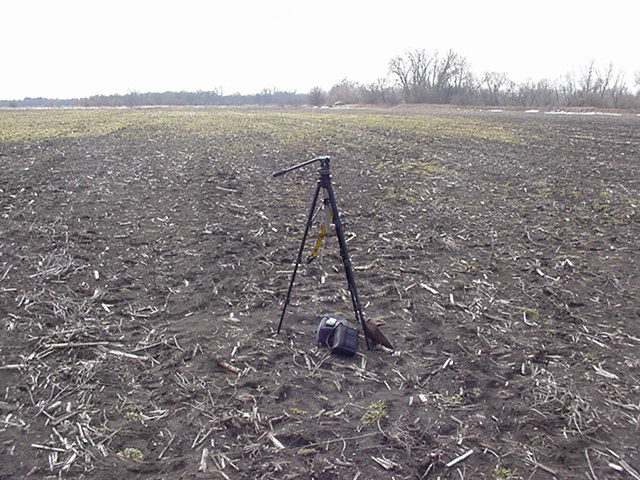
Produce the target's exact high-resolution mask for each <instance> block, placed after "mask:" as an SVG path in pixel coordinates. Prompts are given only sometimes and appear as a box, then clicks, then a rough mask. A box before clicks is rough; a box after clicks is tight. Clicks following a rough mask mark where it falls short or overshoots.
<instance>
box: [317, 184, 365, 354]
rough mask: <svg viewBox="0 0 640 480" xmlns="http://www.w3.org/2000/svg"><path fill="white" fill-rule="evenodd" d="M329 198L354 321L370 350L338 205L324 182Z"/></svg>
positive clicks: (331, 190) (330, 187) (330, 188)
mask: <svg viewBox="0 0 640 480" xmlns="http://www.w3.org/2000/svg"><path fill="white" fill-rule="evenodd" d="M322 186H323V187H324V189H325V191H326V194H327V196H328V198H329V203H330V205H331V212H332V214H333V224H334V225H335V227H336V234H337V236H338V243H339V244H340V255H341V256H342V263H343V264H344V271H345V274H346V275H347V284H348V286H349V293H350V294H351V303H353V310H354V312H355V314H356V321H358V322H360V325H361V326H362V331H363V333H364V339H365V341H366V342H367V349H369V350H371V345H370V343H369V335H368V334H367V326H366V324H365V321H364V314H363V313H362V305H361V304H360V297H359V295H358V287H357V286H356V279H355V276H354V275H353V269H352V268H351V258H350V257H349V250H348V248H347V242H346V240H345V237H344V228H343V226H342V222H341V221H340V215H339V214H338V205H337V204H336V197H335V195H334V193H333V187H332V186H331V182H330V181H329V180H326V181H325V182H324V183H323V185H322Z"/></svg>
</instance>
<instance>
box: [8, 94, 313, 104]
mask: <svg viewBox="0 0 640 480" xmlns="http://www.w3.org/2000/svg"><path fill="white" fill-rule="evenodd" d="M307 98H308V95H307V94H302V93H295V92H281V91H277V90H263V91H262V92H261V93H257V94H254V95H241V94H239V93H237V94H233V95H222V94H220V93H219V92H218V91H216V90H212V91H197V92H160V93H156V92H149V93H139V92H130V93H127V94H125V95H94V96H92V97H87V98H72V99H65V100H58V99H51V98H25V99H24V100H11V101H7V100H0V107H23V108H24V107H34V108H35V107H51V108H54V107H142V106H161V105H194V106H196V105H203V106H208V105H219V106H222V105H304V104H306V103H307V101H308V100H307Z"/></svg>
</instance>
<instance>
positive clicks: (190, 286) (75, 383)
mask: <svg viewBox="0 0 640 480" xmlns="http://www.w3.org/2000/svg"><path fill="white" fill-rule="evenodd" d="M169 113H171V115H174V120H173V121H174V123H173V124H171V126H168V124H166V123H162V122H156V123H154V121H155V120H154V121H149V122H148V123H147V124H145V125H144V126H140V125H138V124H137V123H135V122H133V121H132V122H131V123H130V124H128V125H127V124H125V125H124V126H121V127H119V128H117V129H114V130H113V131H109V132H107V133H104V134H99V135H98V134H96V135H89V134H83V132H82V131H81V132H77V131H76V132H73V134H69V135H62V136H56V137H50V136H47V135H46V134H41V135H32V136H31V137H28V138H26V137H25V138H24V139H21V140H14V141H4V142H3V143H1V144H0V198H1V212H0V215H1V216H0V320H1V321H2V335H1V336H0V465H2V467H1V471H0V478H2V479H5V478H6V479H9V478H11V479H14V478H95V479H110V478H127V479H128V478H140V479H179V478H180V479H288V480H294V479H312V478H313V479H323V480H324V479H350V480H351V479H353V480H356V479H361V480H365V479H378V478H380V479H382V478H384V479H437V478H441V479H460V478H463V479H483V478H486V479H496V478H497V479H506V478H513V479H553V478H557V479H587V478H590V479H593V480H596V479H600V480H602V479H627V478H629V479H631V478H635V479H638V478H640V452H639V450H638V449H639V448H640V440H639V438H640V402H639V399H640V360H639V355H638V353H639V351H640V322H639V320H640V302H639V299H640V280H639V275H638V269H639V262H638V260H639V254H640V242H639V240H638V236H639V234H640V213H639V208H640V184H639V182H640V175H639V172H640V168H639V161H640V117H638V116H632V115H621V116H610V115H606V116H605V115H550V114H543V113H526V114H525V113H518V112H465V111H457V112H454V111H451V112H443V111H440V112H438V115H437V116H434V115H433V114H432V113H430V112H426V111H425V112H422V113H419V114H415V113H413V114H411V115H409V114H408V113H407V112H406V111H405V112H398V111H386V112H384V113H372V112H365V111H363V112H359V113H354V111H353V110H349V111H345V112H336V111H332V112H331V113H327V112H324V111H314V112H306V113H300V112H295V113H288V112H261V113H254V112H251V111H248V110H245V111H240V112H234V113H233V116H232V118H231V120H230V121H231V122H232V123H233V124H234V126H235V127H234V128H227V127H225V129H220V130H219V131H217V130H216V129H215V128H214V127H211V128H210V129H208V130H209V131H207V132H206V133H204V132H203V131H200V130H198V131H196V130H189V129H185V128H182V126H181V125H182V124H181V122H182V117H181V115H184V122H187V121H191V120H190V118H191V116H194V115H197V116H202V121H203V122H206V121H209V120H207V119H208V118H216V116H219V115H223V114H224V115H225V116H229V115H230V113H229V112H228V111H225V112H222V111H219V110H205V111H203V110H197V111H195V110H193V111H192V110H184V111H182V110H178V111H176V110H170V111H167V112H164V111H163V110H154V111H150V112H148V113H145V112H137V113H136V115H149V116H155V117H154V118H159V117H162V115H164V114H166V115H169ZM31 114H32V115H37V114H38V112H33V113H31ZM0 115H1V116H8V115H13V113H12V112H9V111H3V112H0ZM91 115H95V116H99V115H101V113H100V112H99V111H96V112H94V113H92V114H91ZM119 115H127V113H126V112H125V113H122V114H119ZM256 115H258V117H256ZM288 115H291V117H289V116H288ZM270 116H273V121H274V123H277V122H280V123H282V122H283V121H284V122H288V127H287V129H286V134H284V133H280V132H279V131H270V130H269V124H270V120H269V119H270V118H271V117H270ZM400 117H402V118H400ZM225 118H226V117H225ZM256 118H259V119H260V121H259V122H258V123H255V122H256ZM404 118H407V119H408V120H407V121H409V120H410V122H411V125H412V127H411V128H409V127H407V126H403V125H404V124H403V123H402V122H403V121H405V120H404ZM216 121H217V120H216ZM421 122H424V123H425V124H426V123H429V124H430V125H432V127H433V128H430V129H429V130H428V131H425V130H419V128H418V127H415V125H420V124H421ZM440 126H441V127H442V128H440ZM412 128H414V129H412ZM415 128H418V130H416V129H415ZM296 129H300V132H302V133H299V134H297V133H296V132H297V131H298V130H296ZM305 129H306V130H305ZM485 130H487V131H489V130H490V131H491V132H493V133H492V135H483V134H482V132H483V131H485ZM317 131H321V132H322V135H316V133H317ZM318 155H330V156H331V158H332V169H333V173H334V187H335V190H336V196H337V200H338V206H339V208H340V213H341V216H342V220H343V222H344V224H345V228H346V231H347V237H348V246H349V249H350V253H351V257H352V261H353V265H354V267H355V276H356V281H357V284H358V288H359V291H360V296H361V299H362V301H363V306H364V313H365V316H366V317H368V318H369V317H370V318H375V319H376V320H379V321H381V322H384V325H383V326H382V329H383V331H384V332H385V334H386V335H387V337H389V339H390V340H391V341H392V342H393V344H394V346H395V351H390V350H386V349H383V348H381V347H379V346H378V347H376V348H375V349H373V350H370V351H368V350H367V349H366V346H365V344H364V341H363V338H362V337H361V338H360V343H359V351H358V353H357V354H356V355H355V356H354V357H353V358H343V357H338V356H335V355H331V354H330V353H329V352H328V351H327V350H326V349H325V348H322V347H318V346H316V345H315V328H316V326H317V324H318V322H319V320H320V317H321V316H322V315H323V314H325V313H342V314H343V315H344V316H345V317H347V318H348V319H350V320H352V319H353V312H352V309H351V304H350V300H349V294H348V291H347V288H346V280H345V276H344V272H343V268H342V263H341V259H340V256H339V252H338V245H337V242H336V240H335V236H334V233H333V232H330V235H329V237H328V238H327V240H326V241H325V243H324V245H323V246H322V249H321V251H320V258H318V259H317V260H316V261H314V262H313V263H311V264H309V265H307V264H306V262H305V263H303V265H302V267H301V269H300V272H299V274H298V278H297V280H296V283H295V286H294V290H293V294H292V302H291V304H290V305H289V308H288V313H287V315H286V318H285V321H284V328H283V332H282V333H281V334H280V335H276V334H275V328H276V327H277V322H278V319H279V315H280V311H281V308H282V301H283V299H284V297H285V294H286V289H287V286H288V283H289V279H290V276H291V271H292V267H293V262H294V260H295V257H296V253H297V249H298V247H299V244H300V238H301V235H302V232H303V229H304V223H305V218H306V216H307V209H308V205H309V203H310V201H311V197H312V194H313V191H314V188H315V182H316V179H317V172H316V167H315V166H309V167H306V168H304V169H299V170H296V171H294V172H290V173H289V174H287V175H285V176H283V177H278V178H272V177H271V176H270V173H271V172H273V171H275V170H278V169H280V168H283V167H285V166H288V165H291V164H295V163H298V162H301V161H304V160H308V159H310V158H313V157H315V156H318ZM317 234H318V228H317V225H316V224H314V227H313V229H312V231H311V236H310V240H309V242H308V249H307V250H310V249H311V248H312V247H313V243H314V242H315V239H316V238H317ZM305 256H306V253H305Z"/></svg>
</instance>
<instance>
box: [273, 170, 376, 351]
mask: <svg viewBox="0 0 640 480" xmlns="http://www.w3.org/2000/svg"><path fill="white" fill-rule="evenodd" d="M330 161H331V159H330V158H329V157H317V158H314V159H312V160H308V161H306V162H303V163H300V164H298V165H294V166H292V167H289V168H285V169H284V170H280V171H278V172H275V173H274V174H273V176H274V177H279V176H280V175H284V174H285V173H287V172H290V171H291V170H296V169H298V168H300V167H304V166H306V165H309V164H311V163H315V162H320V168H319V169H318V172H319V173H320V178H319V179H318V185H317V186H316V192H315V194H314V196H313V200H312V201H311V208H310V209H309V216H308V217H307V224H306V226H305V229H304V234H303V235H302V242H301V243H300V250H298V258H297V260H296V265H295V267H294V268H293V275H291V282H290V283H289V290H288V291H287V298H286V299H285V301H284V306H283V308H282V315H280V323H279V324H278V333H280V328H281V327H282V322H283V320H284V315H285V312H286V311H287V306H288V305H289V300H290V298H291V290H293V283H294V282H295V279H296V274H297V273H298V267H299V266H300V262H301V261H302V254H303V252H304V244H305V242H306V241H307V235H308V234H309V230H310V229H311V225H312V224H313V218H314V212H315V211H316V205H317V203H318V196H319V195H320V190H322V191H323V192H324V205H325V207H327V208H330V212H331V218H332V221H333V224H334V225H335V227H336V234H337V236H338V243H339V244H340V255H341V256H342V263H343V264H344V271H345V274H346V275H347V284H348V286H349V293H350V294H351V302H352V303H353V311H354V312H355V315H356V322H359V323H360V325H361V326H362V331H363V332H364V338H365V341H366V342H367V348H368V349H371V345H370V344H369V336H368V331H367V327H366V324H365V321H364V315H363V313H362V305H361V304H360V297H359V296H358V288H357V287H356V280H355V277H354V275H353V269H352V268H351V259H350V258H349V250H348V249H347V242H346V240H345V238H344V228H343V226H342V222H341V221H340V215H339V214H338V206H337V204H336V197H335V195H334V193H333V187H332V186H331V170H330V167H329V162H330Z"/></svg>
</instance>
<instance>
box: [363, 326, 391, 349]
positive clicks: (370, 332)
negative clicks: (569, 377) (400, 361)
mask: <svg viewBox="0 0 640 480" xmlns="http://www.w3.org/2000/svg"><path fill="white" fill-rule="evenodd" d="M364 323H365V326H366V328H367V332H366V333H367V336H368V337H369V340H371V341H373V343H374V344H375V345H384V346H385V347H387V348H390V349H391V350H393V345H391V342H390V341H389V340H388V339H387V337H385V335H384V333H382V331H381V330H380V327H379V326H378V325H377V323H376V322H375V320H372V319H371V318H367V319H366V320H365V321H364ZM375 345H374V346H375Z"/></svg>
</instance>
